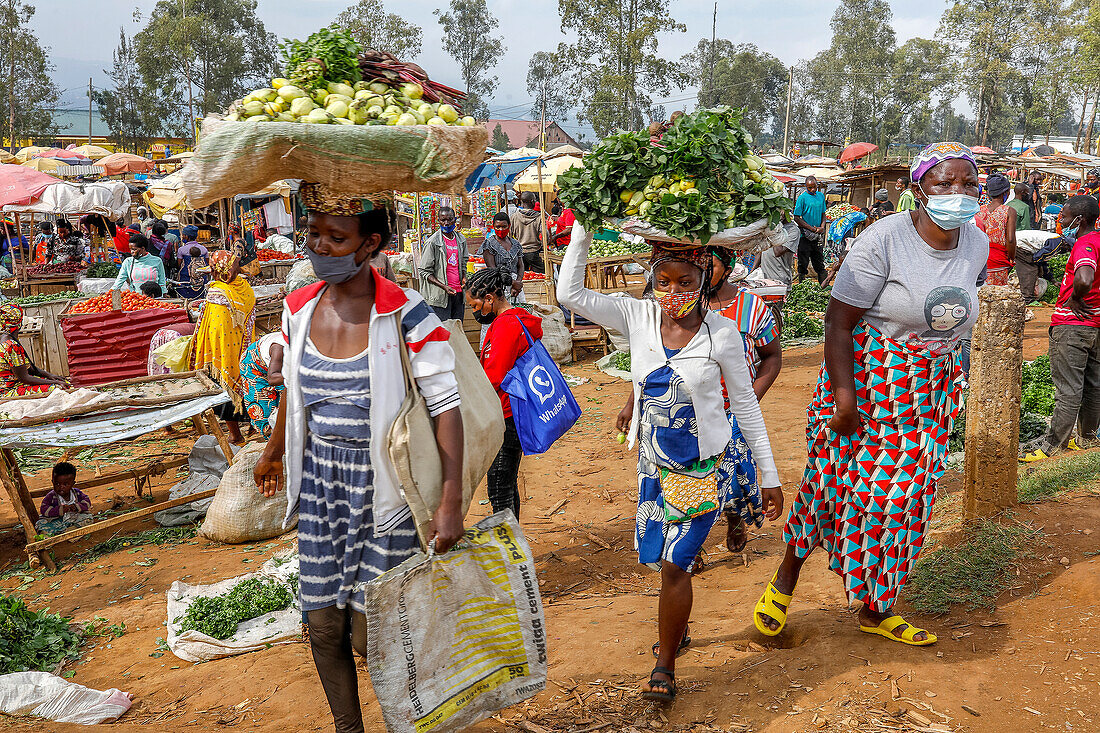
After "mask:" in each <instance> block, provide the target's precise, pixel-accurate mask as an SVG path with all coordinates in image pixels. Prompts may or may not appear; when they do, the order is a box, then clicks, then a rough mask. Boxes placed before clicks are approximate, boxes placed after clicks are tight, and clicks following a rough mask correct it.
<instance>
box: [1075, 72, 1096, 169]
mask: <svg viewBox="0 0 1100 733" xmlns="http://www.w3.org/2000/svg"><path fill="white" fill-rule="evenodd" d="M1090 94H1092V90H1091V89H1088V88H1086V89H1085V97H1084V100H1083V101H1082V102H1081V121H1080V122H1078V123H1077V142H1075V143H1074V144H1073V152H1075V153H1076V152H1077V151H1078V150H1080V149H1081V134H1082V133H1083V132H1084V131H1085V112H1087V111H1088V108H1089V95H1090Z"/></svg>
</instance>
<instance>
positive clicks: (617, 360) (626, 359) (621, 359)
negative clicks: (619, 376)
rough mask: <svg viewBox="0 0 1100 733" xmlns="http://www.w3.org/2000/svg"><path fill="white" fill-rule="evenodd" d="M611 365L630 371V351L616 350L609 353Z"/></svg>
mask: <svg viewBox="0 0 1100 733" xmlns="http://www.w3.org/2000/svg"><path fill="white" fill-rule="evenodd" d="M611 366H612V367H614V368H616V369H621V370H622V371H624V372H629V371H630V352H629V351H616V352H615V353H614V354H612V355H611Z"/></svg>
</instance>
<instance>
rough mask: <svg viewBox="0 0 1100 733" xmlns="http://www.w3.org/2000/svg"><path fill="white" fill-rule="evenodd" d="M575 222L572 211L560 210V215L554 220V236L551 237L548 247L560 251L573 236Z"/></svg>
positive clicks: (575, 218)
mask: <svg viewBox="0 0 1100 733" xmlns="http://www.w3.org/2000/svg"><path fill="white" fill-rule="evenodd" d="M576 221H577V217H575V216H574V215H573V210H572V209H562V210H561V214H559V215H558V217H557V218H556V219H554V235H553V236H552V237H551V240H552V241H551V243H550V246H551V247H554V248H557V249H560V248H562V247H565V246H566V245H568V244H569V238H570V237H571V236H573V224H575V223H576Z"/></svg>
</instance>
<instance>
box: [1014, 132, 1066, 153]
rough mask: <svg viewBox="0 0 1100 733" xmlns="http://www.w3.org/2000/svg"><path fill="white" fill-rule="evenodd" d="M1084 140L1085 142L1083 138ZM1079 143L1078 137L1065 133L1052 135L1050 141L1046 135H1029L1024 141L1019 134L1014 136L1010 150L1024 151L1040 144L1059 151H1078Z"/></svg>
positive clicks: (1015, 151)
mask: <svg viewBox="0 0 1100 733" xmlns="http://www.w3.org/2000/svg"><path fill="white" fill-rule="evenodd" d="M1082 142H1084V141H1083V140H1082ZM1076 144H1077V137H1076V136H1073V137H1070V136H1063V135H1051V136H1050V142H1047V137H1046V135H1039V136H1031V137H1028V139H1027V142H1026V143H1025V142H1024V138H1023V136H1022V135H1017V136H1016V137H1014V138H1012V145H1011V146H1010V147H1009V152H1013V153H1022V152H1024V151H1025V150H1028V149H1029V148H1034V147H1038V146H1039V145H1049V146H1050V147H1052V148H1054V149H1055V150H1056V151H1058V152H1059V153H1070V154H1072V153H1076V152H1077V151H1076V150H1075V149H1074V146H1075V145H1076Z"/></svg>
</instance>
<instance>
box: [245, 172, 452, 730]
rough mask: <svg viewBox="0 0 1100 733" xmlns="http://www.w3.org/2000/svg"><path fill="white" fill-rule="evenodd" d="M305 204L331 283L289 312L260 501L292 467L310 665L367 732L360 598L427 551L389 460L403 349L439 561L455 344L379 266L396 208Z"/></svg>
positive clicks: (319, 190)
mask: <svg viewBox="0 0 1100 733" xmlns="http://www.w3.org/2000/svg"><path fill="white" fill-rule="evenodd" d="M300 195H301V197H302V202H303V203H304V204H305V206H306V208H307V209H308V210H309V228H308V236H307V238H306V253H307V254H308V255H309V259H310V262H311V264H312V265H313V270H314V272H316V273H317V276H318V277H320V278H321V280H322V281H323V282H319V283H315V284H313V285H309V286H306V287H302V288H299V289H297V290H295V291H293V292H291V293H290V294H289V295H288V296H287V298H286V301H285V302H284V304H283V329H282V334H283V341H284V344H285V347H284V362H283V368H282V374H283V378H284V383H285V386H286V392H285V394H284V402H283V404H281V405H280V406H279V411H278V417H277V418H276V423H275V429H274V430H273V431H272V435H271V439H270V440H269V441H268V443H267V447H266V448H265V450H264V453H263V455H262V456H261V458H260V460H259V462H258V463H257V464H256V468H255V471H254V473H255V478H256V483H257V485H258V486H259V487H260V491H261V492H262V493H263V494H264V495H265V496H274V494H275V492H276V490H277V489H278V488H279V486H280V484H281V483H282V477H283V461H284V456H285V461H286V467H287V486H286V488H287V492H288V497H287V499H288V501H287V504H288V506H287V519H289V518H290V517H291V516H293V514H294V512H297V513H298V552H299V559H300V563H301V575H300V579H299V583H300V594H301V600H302V610H303V611H305V612H306V617H307V623H308V625H309V644H310V648H311V650H312V652H313V660H314V662H315V663H316V665H317V674H318V676H319V677H320V678H321V686H322V687H323V688H324V690H325V696H326V697H327V698H328V703H329V708H330V709H331V710H332V716H333V718H334V720H335V722H336V730H337V732H338V733H362V731H363V715H362V711H361V709H360V706H359V687H358V682H357V676H356V673H355V658H354V656H353V655H352V650H353V649H354V650H355V651H357V652H359V654H360V655H364V656H365V655H366V640H367V630H366V624H367V621H366V617H365V616H364V615H363V610H364V605H363V600H364V593H363V589H362V586H363V584H365V583H366V582H368V581H370V580H373V579H374V578H376V577H378V576H379V575H381V574H382V573H384V572H386V571H387V570H391V569H393V568H395V567H397V566H398V565H399V564H401V562H403V561H404V560H406V559H408V558H410V557H412V556H413V555H414V554H415V552H416V550H417V546H418V540H417V535H416V525H415V523H414V521H413V515H412V511H411V510H410V509H409V506H408V504H407V503H406V502H405V498H404V494H403V493H402V491H401V487H400V485H399V483H398V479H397V475H396V473H395V471H394V467H393V465H392V464H391V463H390V461H389V458H388V453H387V450H386V448H387V436H388V435H389V430H390V427H391V426H392V425H393V422H394V419H395V418H396V417H397V414H398V412H399V411H400V409H401V405H402V403H403V401H404V399H405V383H406V382H405V375H404V371H403V367H402V358H403V357H402V356H401V349H405V350H407V351H408V355H409V361H410V364H411V370H412V376H413V378H414V380H415V382H416V386H417V389H418V390H419V391H420V393H421V395H422V396H423V397H424V399H425V402H426V404H427V407H428V412H429V414H431V415H432V417H433V418H434V422H435V437H436V442H437V445H438V448H439V457H440V459H441V463H442V469H443V487H442V499H441V503H440V506H439V509H438V510H437V511H436V513H435V516H434V518H433V522H432V527H433V531H434V533H435V537H434V541H435V549H436V550H437V551H439V552H446V551H447V550H448V549H450V548H451V547H452V546H453V545H454V544H455V542H457V541H458V539H459V538H460V537H461V536H462V531H463V529H462V520H463V517H462V476H461V472H462V447H463V444H462V416H461V414H460V413H459V396H458V382H457V381H456V379H455V375H454V363H455V355H454V351H452V350H451V346H450V344H449V343H448V340H449V338H450V332H449V331H448V330H447V329H446V328H445V327H444V326H443V325H442V324H441V323H440V321H439V319H438V318H437V317H436V316H435V314H434V313H433V312H432V310H431V308H429V307H428V305H427V304H426V303H425V302H424V299H423V298H421V297H420V295H418V294H417V293H416V292H415V291H413V290H403V289H401V288H399V287H398V286H397V285H396V284H394V283H392V282H390V281H389V280H386V279H385V278H384V277H382V275H381V274H380V273H379V272H378V271H377V270H375V269H374V268H373V267H371V266H370V264H369V262H370V259H371V256H372V255H373V254H374V253H375V252H377V251H379V250H381V249H383V248H384V247H385V245H386V243H388V242H389V241H390V232H391V231H392V224H391V221H390V216H389V214H388V212H387V211H386V209H384V208H379V205H378V203H375V202H374V201H370V200H367V199H360V198H355V197H349V196H342V195H338V194H334V193H332V192H329V191H327V190H326V189H325V188H323V187H321V186H319V185H317V184H310V183H306V184H303V185H302V187H301V189H300ZM383 200H384V199H381V198H380V199H379V203H381V202H382V201H383ZM388 201H389V202H391V205H392V201H393V195H392V194H390V195H389V197H388ZM426 448H430V446H426Z"/></svg>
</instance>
